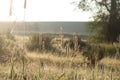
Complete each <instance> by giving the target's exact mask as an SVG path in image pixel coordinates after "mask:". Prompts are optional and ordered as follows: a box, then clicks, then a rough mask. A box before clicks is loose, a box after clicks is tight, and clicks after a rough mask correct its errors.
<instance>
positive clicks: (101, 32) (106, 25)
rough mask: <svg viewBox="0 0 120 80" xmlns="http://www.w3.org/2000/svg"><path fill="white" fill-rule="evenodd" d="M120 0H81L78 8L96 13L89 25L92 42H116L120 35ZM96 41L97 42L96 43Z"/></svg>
mask: <svg viewBox="0 0 120 80" xmlns="http://www.w3.org/2000/svg"><path fill="white" fill-rule="evenodd" d="M119 4H120V1H119V0H80V1H79V3H77V5H78V8H79V9H81V10H83V11H91V12H94V15H93V16H92V18H93V19H94V21H93V22H91V23H90V25H89V28H88V29H89V31H90V33H91V34H90V40H91V39H92V41H93V42H101V41H106V40H107V41H112V42H113V41H116V38H117V37H118V35H119V34H120V29H119V25H120V12H119V10H120V7H119ZM94 40H95V41H94Z"/></svg>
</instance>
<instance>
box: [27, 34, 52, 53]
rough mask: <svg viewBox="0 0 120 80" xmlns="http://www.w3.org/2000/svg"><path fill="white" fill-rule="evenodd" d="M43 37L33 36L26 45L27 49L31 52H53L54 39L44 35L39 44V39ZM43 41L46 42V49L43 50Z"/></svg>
mask: <svg viewBox="0 0 120 80" xmlns="http://www.w3.org/2000/svg"><path fill="white" fill-rule="evenodd" d="M40 37H41V36H40V35H39V34H33V35H32V36H30V37H29V41H28V42H27V43H26V47H27V49H28V50H29V51H36V50H38V51H42V50H52V49H53V47H52V44H51V40H52V37H50V36H48V35H42V41H41V42H39V38H40ZM43 41H44V48H45V49H43Z"/></svg>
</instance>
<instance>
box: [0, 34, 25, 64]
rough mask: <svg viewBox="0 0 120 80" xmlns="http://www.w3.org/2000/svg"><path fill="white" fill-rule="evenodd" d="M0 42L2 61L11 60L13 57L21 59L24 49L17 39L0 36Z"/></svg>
mask: <svg viewBox="0 0 120 80" xmlns="http://www.w3.org/2000/svg"><path fill="white" fill-rule="evenodd" d="M0 44H1V45H0V63H5V62H10V60H11V58H13V59H14V60H15V61H20V59H21V57H22V54H23V53H24V50H23V49H22V48H21V47H20V46H19V45H18V44H17V43H16V42H15V41H13V40H11V39H8V38H6V37H4V36H0ZM12 55H13V56H12Z"/></svg>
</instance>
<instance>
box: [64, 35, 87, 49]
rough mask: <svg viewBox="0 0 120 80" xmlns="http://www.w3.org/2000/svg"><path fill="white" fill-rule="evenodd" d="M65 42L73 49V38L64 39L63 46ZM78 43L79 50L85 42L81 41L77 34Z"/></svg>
mask: <svg viewBox="0 0 120 80" xmlns="http://www.w3.org/2000/svg"><path fill="white" fill-rule="evenodd" d="M67 43H69V45H70V48H71V49H74V40H73V38H71V39H70V40H69V41H65V42H64V43H63V47H65V46H66V44H67ZM78 45H80V47H79V50H80V49H82V48H83V47H84V46H85V45H86V43H85V42H83V41H81V38H80V36H78Z"/></svg>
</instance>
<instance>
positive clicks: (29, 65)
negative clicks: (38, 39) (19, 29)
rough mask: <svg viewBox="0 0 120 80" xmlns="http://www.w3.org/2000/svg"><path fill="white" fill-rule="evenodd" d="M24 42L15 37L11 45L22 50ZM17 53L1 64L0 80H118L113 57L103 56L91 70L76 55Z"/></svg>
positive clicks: (118, 66)
mask: <svg viewBox="0 0 120 80" xmlns="http://www.w3.org/2000/svg"><path fill="white" fill-rule="evenodd" d="M23 40H24V41H23ZM27 40H28V38H26V39H23V38H21V37H16V41H14V43H17V45H18V46H19V47H24V46H23V44H24V42H26V41H27ZM20 54H21V55H19V56H14V57H12V56H11V57H12V58H10V59H9V61H7V62H1V64H0V80H120V76H119V75H120V60H118V59H115V58H110V57H105V58H103V59H102V60H100V61H99V63H98V64H97V65H96V66H95V68H91V67H90V66H89V65H86V63H85V60H84V57H83V56H82V54H81V53H80V52H75V54H76V55H77V56H71V55H67V56H65V55H59V53H57V52H51V51H47V52H46V51H43V52H37V51H34V52H29V51H27V50H26V49H24V52H23V51H21V52H20Z"/></svg>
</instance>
